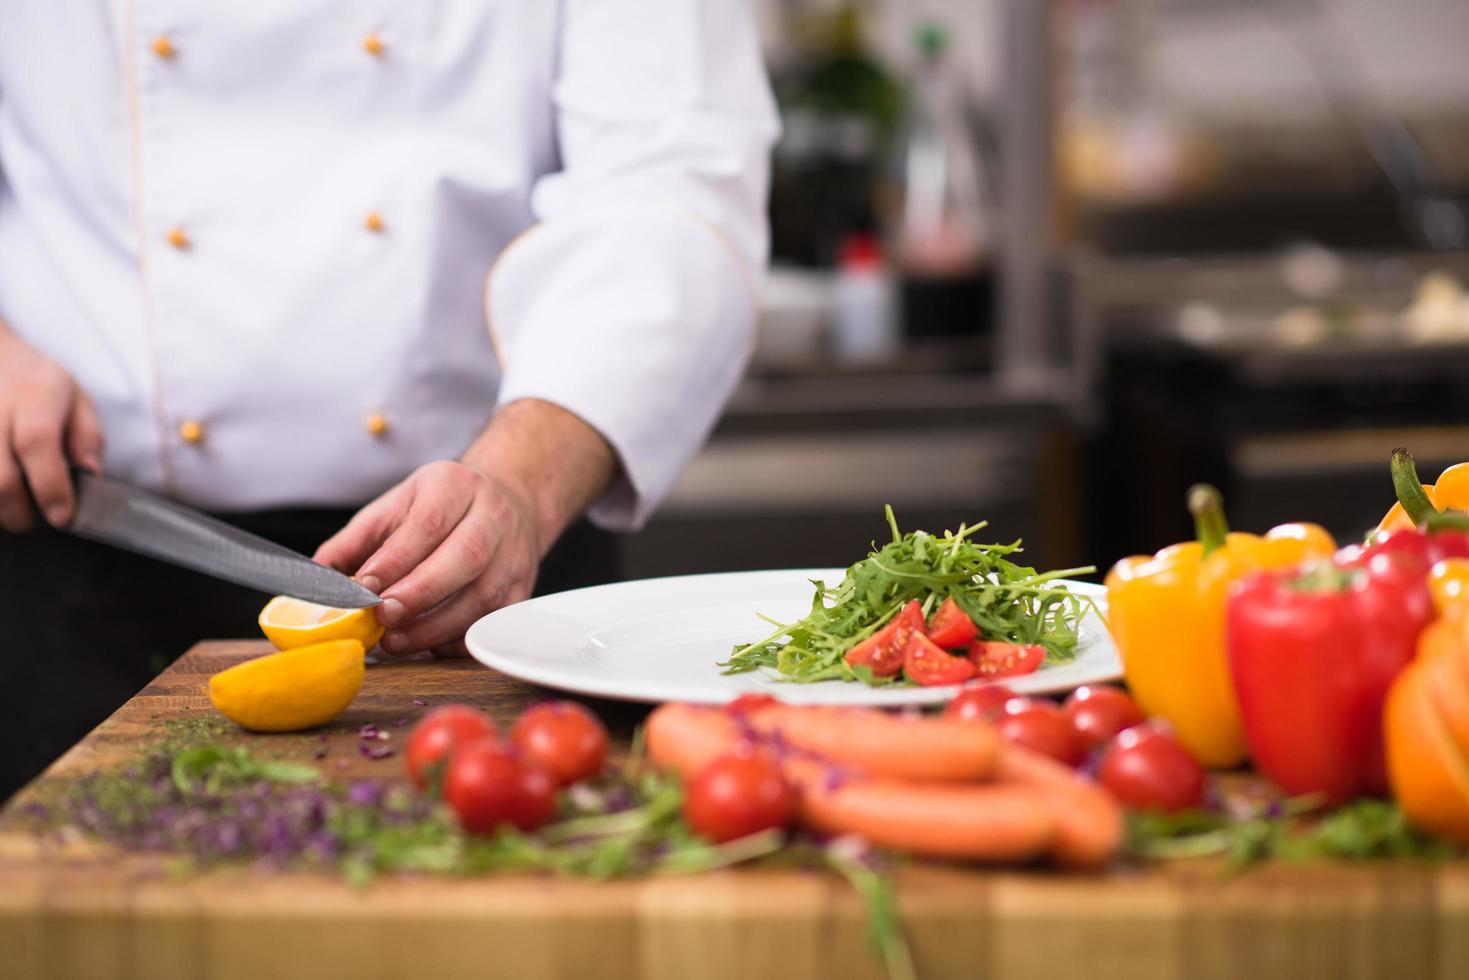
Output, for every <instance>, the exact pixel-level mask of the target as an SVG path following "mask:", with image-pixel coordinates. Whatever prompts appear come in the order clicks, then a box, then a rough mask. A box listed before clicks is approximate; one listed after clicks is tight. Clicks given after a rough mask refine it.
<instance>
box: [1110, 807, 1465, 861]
mask: <svg viewBox="0 0 1469 980" xmlns="http://www.w3.org/2000/svg"><path fill="white" fill-rule="evenodd" d="M1319 806H1320V801H1319V799H1316V798H1312V797H1298V798H1295V799H1291V800H1286V801H1285V802H1284V803H1283V804H1282V805H1277V806H1276V807H1275V808H1273V809H1262V810H1259V811H1258V812H1255V813H1250V814H1246V815H1244V816H1235V815H1231V814H1229V813H1226V812H1223V811H1219V810H1190V811H1185V812H1183V813H1178V814H1159V813H1134V814H1130V815H1129V818H1128V841H1127V850H1128V852H1129V853H1130V854H1132V855H1133V856H1135V857H1142V858H1151V859H1155V860H1169V859H1178V858H1193V857H1211V856H1219V857H1223V858H1225V859H1226V860H1227V861H1228V863H1229V866H1230V867H1232V868H1241V867H1244V866H1246V865H1249V864H1253V863H1255V862H1257V861H1263V860H1266V859H1269V858H1281V859H1285V860H1309V859H1322V858H1330V859H1336V860H1375V859H1383V858H1393V859H1411V860H1424V861H1441V860H1447V859H1449V858H1452V857H1454V856H1455V855H1456V854H1457V853H1460V852H1458V851H1456V849H1455V848H1454V847H1453V846H1452V845H1450V844H1448V843H1446V842H1445V841H1442V840H1438V839H1436V838H1433V837H1429V836H1428V835H1426V834H1423V833H1421V832H1420V831H1417V830H1414V829H1413V828H1412V827H1410V826H1409V825H1408V821H1407V818H1406V817H1405V816H1404V815H1403V811H1402V810H1401V809H1400V808H1399V807H1398V806H1397V805H1396V804H1394V803H1391V802H1389V801H1387V800H1378V799H1368V798H1364V799H1359V800H1354V801H1353V802H1351V803H1348V804H1346V805H1344V806H1341V807H1338V808H1337V809H1335V810H1332V811H1331V812H1329V813H1325V814H1322V813H1320V812H1319Z"/></svg>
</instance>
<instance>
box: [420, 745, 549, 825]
mask: <svg viewBox="0 0 1469 980" xmlns="http://www.w3.org/2000/svg"><path fill="white" fill-rule="evenodd" d="M444 799H445V800H446V801H447V802H448V804H449V806H450V807H452V808H453V810H454V813H455V814H456V815H457V816H458V817H459V824H460V826H462V827H463V828H464V829H465V830H467V831H469V832H470V833H472V834H488V833H492V832H493V831H494V830H495V829H496V828H498V827H501V826H503V825H505V824H509V825H511V826H514V827H517V828H519V829H520V830H526V831H529V830H535V829H536V828H537V827H539V826H541V825H542V824H543V823H545V822H546V821H547V820H549V819H551V814H552V813H554V812H555V811H556V784H555V782H554V781H553V780H552V778H551V775H550V773H548V772H546V771H545V770H544V769H542V768H541V767H540V766H537V765H533V764H531V763H528V762H526V761H525V760H524V759H522V758H521V757H520V754H519V753H518V752H516V751H515V750H514V749H512V748H510V747H509V746H506V745H504V744H502V743H500V742H499V741H497V740H496V739H492V738H482V739H479V740H477V741H474V742H469V743H467V744H464V745H460V746H459V747H458V748H456V749H455V750H454V753H453V754H452V755H450V756H449V769H448V771H447V772H446V773H445V775H444Z"/></svg>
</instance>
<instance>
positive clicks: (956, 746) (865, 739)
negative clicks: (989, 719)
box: [744, 704, 1000, 782]
mask: <svg viewBox="0 0 1469 980" xmlns="http://www.w3.org/2000/svg"><path fill="white" fill-rule="evenodd" d="M744 723H745V724H746V725H748V726H749V727H750V728H752V729H754V730H755V731H756V732H757V733H759V734H760V735H761V736H762V737H765V738H768V739H772V740H774V741H775V742H776V744H778V745H786V746H790V747H792V748H795V749H799V750H801V751H804V752H811V753H815V754H816V755H819V756H821V757H822V758H824V759H828V760H830V761H832V762H836V763H841V764H843V765H849V766H855V767H857V768H860V769H862V770H863V771H864V772H867V773H870V774H872V775H874V776H892V777H896V778H900V779H916V780H940V781H946V782H948V781H955V782H973V781H975V780H983V779H988V778H990V775H991V774H992V773H993V772H994V769H995V762H996V759H997V758H998V756H999V752H1000V737H999V735H998V734H997V733H996V732H995V730H994V728H992V727H991V726H989V725H984V724H976V723H974V722H959V721H951V720H948V719H945V718H934V717H927V716H923V715H891V714H888V713H886V712H883V711H877V710H872V709H864V708H820V707H798V706H795V705H784V704H772V705H768V706H765V707H761V708H756V709H754V710H752V711H750V712H748V713H747V715H746V716H745V719H744Z"/></svg>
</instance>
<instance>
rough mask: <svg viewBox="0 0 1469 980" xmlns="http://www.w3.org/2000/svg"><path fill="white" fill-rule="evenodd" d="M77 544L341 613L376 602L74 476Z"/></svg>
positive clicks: (224, 528)
mask: <svg viewBox="0 0 1469 980" xmlns="http://www.w3.org/2000/svg"><path fill="white" fill-rule="evenodd" d="M75 477H76V488H77V508H76V516H75V517H74V518H72V521H71V524H70V525H69V526H68V527H67V528H66V530H67V531H70V532H71V533H72V534H75V535H77V536H78V537H83V538H89V539H91V540H93V541H101V542H102V543H104V544H109V545H112V546H114V547H117V548H123V549H126V550H128V551H132V552H136V553H137V554H140V555H147V556H148V557H150V558H157V559H159V560H160V561H166V562H168V563H170V564H173V565H180V566H182V567H184V568H190V569H193V570H194V571H196V572H203V573H204V574H205V575H212V576H213V577H215V578H218V579H224V580H225V581H226V582H234V583H236V584H238V585H246V586H249V587H250V588H252V589H259V590H261V591H262V592H269V593H272V594H279V595H288V596H294V597H295V598H297V599H305V600H306V601H308V602H315V603H319V604H320V605H324V606H336V607H338V608H342V609H361V608H364V607H366V606H374V605H377V604H378V603H379V602H381V601H382V600H380V599H379V598H378V597H377V595H375V594H374V593H373V592H372V591H371V590H370V589H368V588H367V587H366V586H364V585H362V584H360V583H358V582H354V581H353V580H352V579H350V578H348V577H347V576H345V575H343V574H342V573H341V572H338V571H336V570H335V569H332V568H328V567H326V566H325V565H319V564H317V563H316V562H314V561H312V560H311V559H309V558H307V557H306V556H305V555H300V554H297V553H296V552H294V551H292V550H291V549H290V548H286V547H282V546H281V545H278V544H276V543H275V542H273V541H267V540H266V539H265V538H262V537H259V536H257V535H254V534H251V533H249V532H248V531H242V530H240V529H239V528H237V527H234V526H232V525H230V524H226V523H225V522H224V521H221V520H218V519H216V518H213V517H210V516H209V515H208V514H202V513H200V512H199V511H197V510H194V509H193V508H191V507H185V506H184V505H183V504H179V503H175V502H174V501H172V500H169V499H167V498H166V497H160V496H159V495H158V494H155V493H150V492H149V491H147V490H143V489H141V488H139V487H135V486H132V485H131V484H128V483H124V482H122V481H121V480H114V479H111V478H110V477H104V476H94V475H93V474H91V473H88V472H86V471H84V470H77V471H76V472H75Z"/></svg>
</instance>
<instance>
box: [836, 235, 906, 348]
mask: <svg viewBox="0 0 1469 980" xmlns="http://www.w3.org/2000/svg"><path fill="white" fill-rule="evenodd" d="M832 307H833V309H832V337H831V341H832V354H833V356H835V358H836V359H837V360H838V361H841V362H843V363H847V364H872V363H881V362H882V361H885V360H889V359H891V358H892V357H893V355H894V354H896V353H897V349H898V330H897V323H896V318H895V313H896V311H895V310H894V296H893V283H892V277H891V275H890V273H889V271H888V268H887V263H886V262H885V261H884V259H883V254H882V244H881V242H880V241H879V240H878V238H877V236H876V235H874V234H872V233H870V232H854V233H852V234H849V235H847V236H846V237H845V238H844V239H842V243H841V246H840V247H839V248H838V250H837V277H836V289H835V294H834V296H833V302H832Z"/></svg>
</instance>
